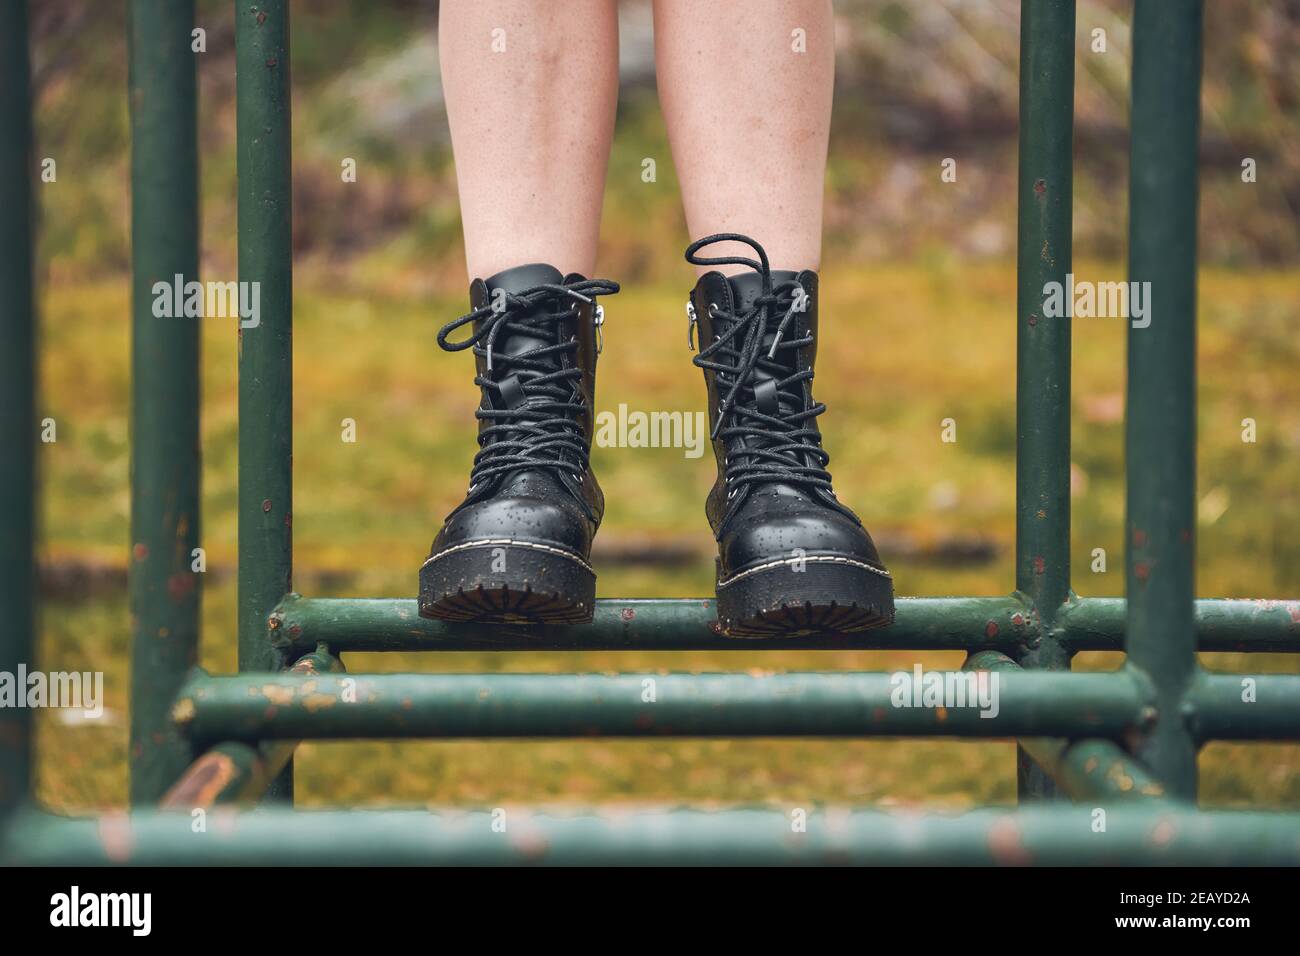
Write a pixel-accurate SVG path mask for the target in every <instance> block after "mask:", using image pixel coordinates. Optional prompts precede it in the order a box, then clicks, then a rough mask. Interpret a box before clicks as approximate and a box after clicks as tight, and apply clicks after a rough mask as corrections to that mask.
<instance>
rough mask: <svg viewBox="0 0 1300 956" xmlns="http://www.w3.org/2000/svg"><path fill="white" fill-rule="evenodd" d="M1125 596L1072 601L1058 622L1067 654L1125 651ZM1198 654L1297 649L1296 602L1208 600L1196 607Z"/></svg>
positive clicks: (1299, 614) (1299, 605)
mask: <svg viewBox="0 0 1300 956" xmlns="http://www.w3.org/2000/svg"><path fill="white" fill-rule="evenodd" d="M1125 614H1126V605H1125V602H1124V599H1123V598H1082V599H1080V598H1077V597H1076V598H1074V599H1073V600H1072V601H1071V602H1070V603H1069V604H1067V605H1066V606H1065V607H1064V608H1063V609H1062V610H1061V613H1060V614H1059V615H1057V618H1056V623H1057V626H1058V627H1059V628H1061V629H1062V630H1063V632H1064V633H1063V634H1062V640H1063V641H1064V642H1065V644H1066V646H1067V647H1069V649H1070V650H1071V651H1119V650H1123V649H1124V618H1125ZM1194 614H1195V625H1194V630H1195V634H1196V647H1197V650H1201V651H1247V652H1278V651H1282V652H1291V653H1295V652H1298V651H1300V601H1295V600H1285V601H1276V600H1267V599H1253V598H1252V599H1244V600H1233V599H1227V598H1206V599H1202V600H1199V601H1197V602H1196V603H1195V609H1194Z"/></svg>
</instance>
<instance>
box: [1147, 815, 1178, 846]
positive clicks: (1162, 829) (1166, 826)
mask: <svg viewBox="0 0 1300 956" xmlns="http://www.w3.org/2000/svg"><path fill="white" fill-rule="evenodd" d="M1173 838H1174V825H1173V823H1171V822H1170V821H1169V820H1161V821H1160V822H1159V823H1157V824H1156V825H1155V826H1154V827H1152V829H1151V842H1152V843H1153V844H1155V845H1156V846H1164V845H1165V844H1167V843H1169V841H1171V840H1172V839H1173Z"/></svg>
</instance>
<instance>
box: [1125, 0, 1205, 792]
mask: <svg viewBox="0 0 1300 956" xmlns="http://www.w3.org/2000/svg"><path fill="white" fill-rule="evenodd" d="M1201 29H1202V4H1201V2H1200V0H1160V2H1153V0H1137V6H1136V9H1135V11H1134V18H1133V109H1132V140H1131V166H1130V172H1129V184H1130V185H1129V281H1130V282H1135V283H1142V284H1143V285H1141V286H1139V288H1143V289H1146V290H1149V294H1148V295H1145V296H1144V299H1145V300H1146V305H1147V310H1148V311H1147V316H1146V319H1144V320H1142V321H1138V320H1136V319H1135V320H1134V321H1131V322H1130V323H1129V334H1128V400H1127V427H1126V461H1127V463H1128V464H1127V467H1128V501H1127V520H1126V525H1127V528H1126V530H1127V534H1126V542H1127V553H1128V560H1127V566H1128V570H1127V593H1128V642H1127V651H1128V659H1129V664H1130V665H1131V666H1133V667H1136V668H1138V669H1139V670H1141V671H1143V672H1144V673H1145V674H1147V675H1148V676H1149V677H1150V679H1151V681H1152V682H1153V684H1154V686H1155V690H1156V698H1157V700H1156V706H1157V707H1158V708H1159V711H1160V719H1159V720H1158V721H1157V723H1156V724H1155V726H1154V727H1153V728H1152V731H1151V734H1150V736H1149V737H1147V738H1146V739H1144V740H1143V741H1141V742H1140V744H1139V746H1138V748H1137V754H1138V756H1139V757H1140V758H1141V759H1142V761H1143V762H1144V763H1146V764H1147V765H1148V766H1150V767H1151V769H1152V770H1154V771H1155V773H1156V774H1157V775H1158V776H1159V777H1160V779H1161V780H1163V781H1164V782H1165V785H1166V786H1167V787H1168V788H1169V791H1170V793H1172V794H1174V795H1175V796H1178V797H1180V798H1185V799H1189V800H1190V799H1193V798H1195V796H1196V746H1195V742H1194V741H1193V739H1192V737H1191V734H1190V733H1188V728H1187V727H1186V726H1185V724H1184V719H1183V714H1182V700H1183V695H1184V693H1185V692H1186V691H1187V689H1188V687H1189V685H1190V684H1191V682H1192V680H1193V678H1194V677H1195V674H1196V669H1197V667H1196V634H1195V629H1194V617H1193V613H1194V612H1193V604H1192V601H1193V597H1194V596H1195V594H1196V591H1195V587H1194V570H1195V557H1196V544H1195V535H1196V198H1197V197H1196V163H1197V143H1198V138H1199V129H1200V105H1201ZM1148 323H1149V324H1148Z"/></svg>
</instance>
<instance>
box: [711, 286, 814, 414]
mask: <svg viewBox="0 0 1300 956" xmlns="http://www.w3.org/2000/svg"><path fill="white" fill-rule="evenodd" d="M771 275H772V288H776V287H777V286H779V285H782V284H783V283H789V282H795V281H797V280H798V278H799V273H797V272H793V271H791V270H789V269H773V270H772V273H771ZM727 284H728V285H730V286H731V296H732V299H733V300H734V302H735V310H736V312H737V314H740V313H744V312H747V311H749V310H750V309H751V308H753V306H754V302H755V300H757V299H758V298H759V296H761V295H762V294H763V276H762V275H761V274H760V273H757V272H745V273H741V274H740V275H735V276H728V277H727ZM788 307H789V304H788V303H787V304H786V305H785V307H781V306H777V305H774V306H772V307H771V308H770V309H769V310H768V317H767V330H766V332H765V334H764V335H763V342H762V346H761V351H760V353H759V354H760V356H761V357H762V358H763V359H764V360H766V361H770V362H775V363H776V364H778V365H780V366H782V367H783V368H784V369H785V370H786V371H785V375H789V374H790V373H792V372H794V371H796V370H797V366H798V355H797V354H796V352H795V350H794V349H784V350H779V351H777V353H776V354H775V355H774V356H772V358H771V359H768V358H767V353H768V351H769V350H770V349H771V348H772V342H773V341H774V340H775V339H776V329H777V326H778V325H779V324H780V322H781V318H782V316H784V315H785V308H788ZM798 337H799V333H798V330H797V329H796V328H795V323H794V320H791V321H790V322H789V323H787V325H786V327H785V334H784V336H783V341H789V340H790V339H794V338H798ZM782 377H785V376H784V375H783V376H782ZM750 381H751V382H752V383H753V385H754V387H755V392H754V401H755V404H756V405H757V406H758V408H759V410H760V411H762V412H764V413H766V414H768V415H775V414H777V412H778V410H779V411H781V412H786V413H788V412H791V411H795V410H796V409H797V408H798V407H799V403H798V402H797V400H796V399H795V397H794V396H791V395H784V394H781V393H778V392H777V391H776V388H775V379H774V377H773V376H772V375H771V373H769V372H767V371H766V370H764V369H763V368H760V367H755V368H754V371H753V373H752V374H751V375H750Z"/></svg>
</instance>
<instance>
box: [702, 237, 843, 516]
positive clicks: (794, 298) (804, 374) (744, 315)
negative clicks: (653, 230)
mask: <svg viewBox="0 0 1300 956" xmlns="http://www.w3.org/2000/svg"><path fill="white" fill-rule="evenodd" d="M725 241H733V242H742V243H745V244H746V245H748V246H749V247H750V248H752V249H753V250H754V252H755V253H756V254H757V255H758V261H755V260H753V259H749V258H745V257H743V256H729V257H726V256H724V257H716V258H704V257H702V256H700V255H699V252H700V250H701V249H703V248H704V247H706V246H710V245H713V244H714V243H718V242H725ZM686 261H687V262H690V263H692V264H693V265H725V264H735V265H744V266H749V267H750V268H751V269H753V270H755V271H756V272H758V273H759V275H760V276H762V283H763V285H762V294H760V295H759V296H757V297H756V298H755V299H754V301H753V303H752V304H751V306H750V307H749V308H748V309H745V310H743V311H740V312H731V311H728V310H726V309H724V308H722V307H721V306H718V305H716V304H714V305H710V306H709V310H710V313H711V314H712V316H713V321H714V330H715V332H716V333H717V337H716V338H715V340H714V341H713V342H711V343H709V344H707V345H704V344H703V343H701V345H702V348H701V349H700V351H699V353H698V354H697V355H696V356H695V357H694V359H693V361H694V363H695V364H696V365H697V366H699V367H700V368H702V369H705V370H709V371H713V372H715V373H717V377H718V385H719V390H720V391H721V392H722V395H723V398H722V401H721V403H720V405H719V408H718V416H717V420H716V422H715V423H714V426H713V433H712V437H713V438H714V439H721V440H722V442H723V443H724V444H725V445H726V448H727V463H726V471H725V480H726V483H727V486H728V493H727V497H728V498H731V497H733V496H735V495H736V494H737V492H738V491H740V490H741V489H744V488H746V487H747V486H752V485H756V484H761V483H764V482H784V483H788V484H792V485H802V486H805V487H817V488H823V489H825V490H827V491H831V490H832V489H831V475H830V472H829V471H827V470H826V465H828V464H829V463H830V455H828V454H827V453H826V452H825V451H824V450H823V449H822V447H821V433H820V432H819V431H818V430H817V428H816V425H815V424H814V422H813V420H814V419H815V418H816V417H817V416H818V415H820V414H821V413H822V412H824V411H825V410H826V406H825V405H824V404H822V403H820V402H818V403H815V404H812V405H811V406H809V407H806V408H805V407H804V406H805V402H804V394H803V383H804V382H807V381H811V380H812V377H813V372H812V369H810V368H805V369H802V370H799V371H795V372H793V373H790V368H789V365H788V364H782V363H780V362H777V361H775V359H776V356H777V354H778V353H779V352H785V351H788V350H791V349H799V348H803V347H804V346H806V345H811V344H812V341H813V338H812V336H811V335H806V336H803V337H801V338H787V337H786V331H787V329H788V327H789V325H790V323H791V321H792V320H793V318H794V314H795V312H797V311H801V310H802V309H803V308H806V303H807V299H806V293H805V292H804V289H803V287H802V286H800V285H799V283H798V282H797V281H795V280H789V281H785V282H779V283H775V284H774V283H773V281H772V270H771V267H770V266H769V264H768V260H767V253H766V252H765V251H764V250H763V247H762V246H761V245H759V244H758V243H757V242H755V241H754V240H753V239H750V238H749V237H748V236H742V235H739V234H736V233H720V234H718V235H713V236H706V237H705V238H703V239H699V240H697V241H695V242H693V243H691V244H690V246H688V247H687V249H686ZM770 331H774V334H773V336H772V340H771V343H770V344H769V345H767V346H766V347H765V346H764V341H765V339H766V338H767V335H768V333H769V332H770ZM756 370H762V371H763V372H765V373H767V375H770V376H772V378H773V380H774V382H775V389H776V395H775V399H776V414H767V413H765V412H763V411H760V409H759V400H758V395H757V392H756V391H755V385H756V382H755V381H754V379H755V375H754V372H755V371H756ZM769 407H770V406H769ZM786 409H788V411H787V410H786ZM737 504H739V502H737Z"/></svg>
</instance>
